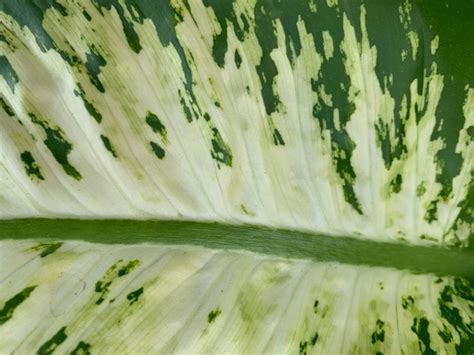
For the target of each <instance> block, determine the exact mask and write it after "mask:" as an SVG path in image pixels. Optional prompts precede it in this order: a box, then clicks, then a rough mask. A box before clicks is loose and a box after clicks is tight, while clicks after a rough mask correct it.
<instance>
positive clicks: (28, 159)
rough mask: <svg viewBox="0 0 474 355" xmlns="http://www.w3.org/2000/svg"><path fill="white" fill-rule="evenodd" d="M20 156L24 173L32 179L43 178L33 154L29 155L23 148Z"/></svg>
mask: <svg viewBox="0 0 474 355" xmlns="http://www.w3.org/2000/svg"><path fill="white" fill-rule="evenodd" d="M20 158H21V160H22V161H23V166H24V168H25V171H26V174H27V175H28V176H29V177H30V178H31V179H32V180H38V181H39V180H44V177H43V175H42V174H41V169H40V168H39V166H38V165H37V164H36V161H35V159H34V158H33V155H31V153H30V152H29V151H27V150H25V151H24V152H23V153H21V155H20Z"/></svg>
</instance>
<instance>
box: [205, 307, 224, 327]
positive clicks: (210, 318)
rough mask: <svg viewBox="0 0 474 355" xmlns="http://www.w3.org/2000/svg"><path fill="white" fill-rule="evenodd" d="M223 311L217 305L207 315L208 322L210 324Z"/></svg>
mask: <svg viewBox="0 0 474 355" xmlns="http://www.w3.org/2000/svg"><path fill="white" fill-rule="evenodd" d="M221 313H222V311H221V309H220V308H219V307H217V308H216V309H214V310H213V311H211V312H210V313H209V314H208V315H207V322H208V323H209V324H210V323H212V322H214V321H215V320H216V318H217V317H218V316H219V315H220V314H221Z"/></svg>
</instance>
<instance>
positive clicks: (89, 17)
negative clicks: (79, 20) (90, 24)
mask: <svg viewBox="0 0 474 355" xmlns="http://www.w3.org/2000/svg"><path fill="white" fill-rule="evenodd" d="M82 15H83V16H84V17H85V19H86V20H87V21H90V20H92V17H91V15H89V13H88V12H87V11H86V10H83V11H82Z"/></svg>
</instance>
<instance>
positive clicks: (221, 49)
mask: <svg viewBox="0 0 474 355" xmlns="http://www.w3.org/2000/svg"><path fill="white" fill-rule="evenodd" d="M203 3H204V5H205V6H206V7H212V9H213V10H214V13H215V14H216V16H217V21H218V22H219V25H220V27H221V32H220V33H219V34H217V35H215V36H214V43H213V46H212V55H213V57H214V61H215V62H216V63H217V65H219V66H220V67H221V68H222V67H224V59H225V58H224V57H225V54H226V53H227V49H228V43H227V26H228V23H227V21H229V22H230V23H231V24H232V27H233V29H234V32H235V35H236V36H237V39H238V40H239V41H241V42H242V41H243V40H244V38H245V34H246V33H247V32H248V29H249V23H248V21H247V19H246V18H245V16H244V14H241V16H240V19H241V21H242V24H243V26H242V27H241V26H240V24H239V22H238V18H237V15H236V13H235V11H234V4H233V3H234V2H233V1H219V0H204V1H203Z"/></svg>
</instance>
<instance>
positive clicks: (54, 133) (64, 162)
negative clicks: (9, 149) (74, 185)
mask: <svg viewBox="0 0 474 355" xmlns="http://www.w3.org/2000/svg"><path fill="white" fill-rule="evenodd" d="M28 115H29V116H30V117H31V121H32V122H33V123H35V124H37V125H38V126H40V127H41V128H43V130H44V132H45V133H46V139H45V140H44V144H46V147H48V149H49V151H50V152H51V153H52V154H53V156H54V158H55V159H56V161H57V162H58V163H59V164H61V166H62V167H63V169H64V171H65V172H66V174H68V175H69V176H71V177H73V178H74V179H76V180H81V179H82V176H81V174H80V173H79V172H78V171H77V170H76V168H74V167H73V166H72V165H71V164H70V163H69V160H68V158H67V156H68V154H69V153H70V152H71V150H72V144H71V143H69V142H68V141H67V140H65V139H64V137H63V135H62V131H61V129H60V128H51V127H50V126H49V124H48V123H47V122H46V121H43V120H40V119H39V118H38V117H36V115H34V114H33V113H29V114H28Z"/></svg>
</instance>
